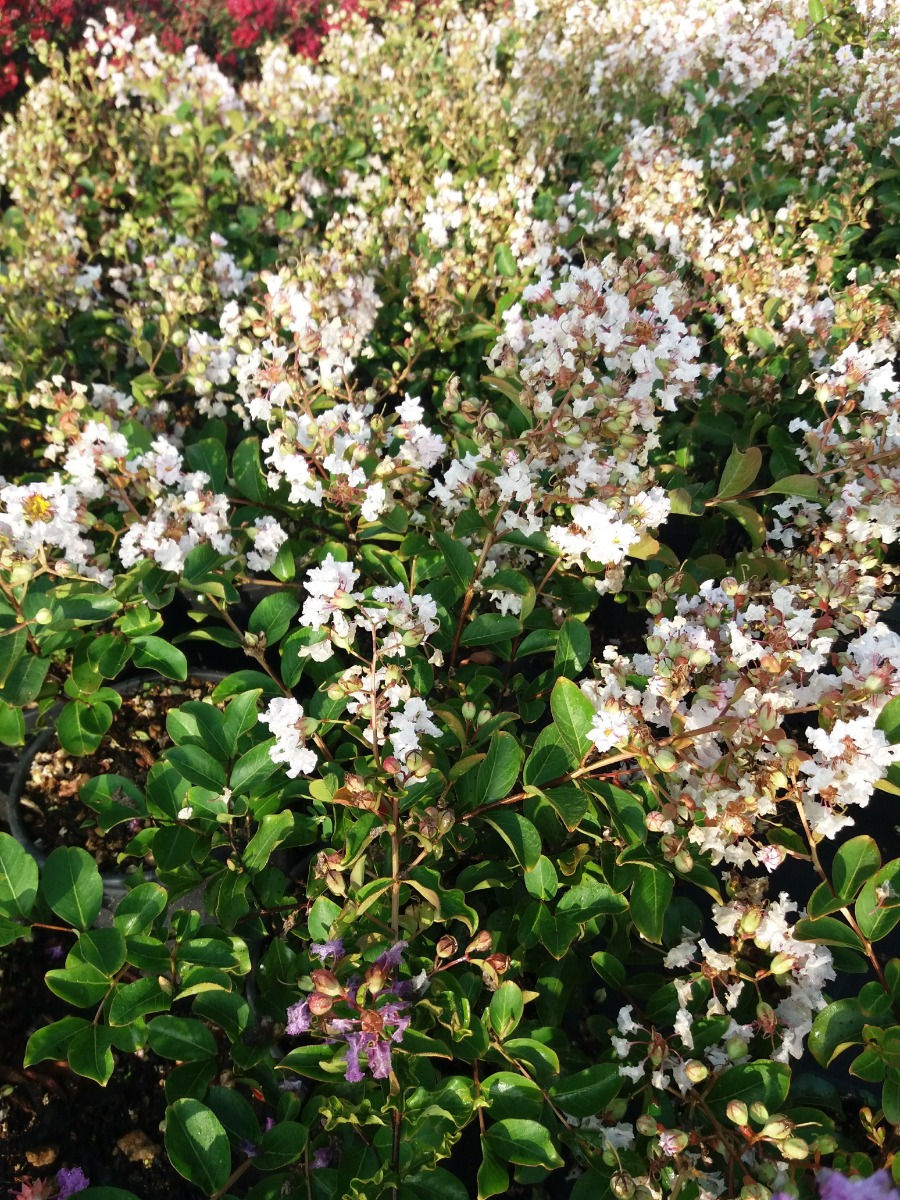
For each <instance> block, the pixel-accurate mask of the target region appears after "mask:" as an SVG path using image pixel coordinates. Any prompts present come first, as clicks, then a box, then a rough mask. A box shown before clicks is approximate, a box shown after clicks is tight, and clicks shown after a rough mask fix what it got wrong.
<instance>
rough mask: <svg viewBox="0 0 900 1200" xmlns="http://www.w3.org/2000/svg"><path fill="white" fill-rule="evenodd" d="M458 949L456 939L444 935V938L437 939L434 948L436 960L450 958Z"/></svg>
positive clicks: (448, 934)
mask: <svg viewBox="0 0 900 1200" xmlns="http://www.w3.org/2000/svg"><path fill="white" fill-rule="evenodd" d="M458 949H459V944H458V943H457V941H456V938H455V937H454V936H453V935H452V934H450V933H445V934H444V936H443V937H442V938H440V939H439V941H438V944H437V945H436V946H435V948H434V952H435V954H436V955H437V957H438V958H452V957H453V955H454V954H456V952H457V950H458Z"/></svg>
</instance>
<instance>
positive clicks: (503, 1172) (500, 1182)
mask: <svg viewBox="0 0 900 1200" xmlns="http://www.w3.org/2000/svg"><path fill="white" fill-rule="evenodd" d="M508 1191H509V1172H508V1171H507V1169H506V1167H504V1166H502V1165H501V1164H500V1163H499V1162H498V1161H497V1159H496V1158H495V1157H494V1156H493V1154H491V1152H490V1149H489V1148H488V1144H487V1139H486V1138H484V1137H483V1138H482V1139H481V1166H480V1167H479V1168H478V1200H489V1198H490V1197H491V1196H500V1195H503V1196H505V1195H506V1194H507V1193H508Z"/></svg>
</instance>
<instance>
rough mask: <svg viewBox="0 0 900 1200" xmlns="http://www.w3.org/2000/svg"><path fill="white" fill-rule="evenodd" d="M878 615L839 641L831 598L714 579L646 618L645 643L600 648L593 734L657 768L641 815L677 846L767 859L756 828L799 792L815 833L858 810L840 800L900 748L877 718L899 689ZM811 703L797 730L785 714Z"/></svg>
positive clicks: (854, 797)
mask: <svg viewBox="0 0 900 1200" xmlns="http://www.w3.org/2000/svg"><path fill="white" fill-rule="evenodd" d="M874 616H875V614H874V613H873V614H870V615H869V618H868V622H869V627H868V628H867V629H865V630H864V631H863V632H862V633H860V634H859V636H857V637H854V638H851V639H850V640H849V641H848V643H847V645H846V649H844V650H840V651H839V650H838V649H837V641H836V639H837V638H838V637H839V634H840V626H841V624H842V620H843V618H842V614H841V611H840V609H839V608H836V609H834V610H832V611H829V610H828V607H827V605H826V604H825V603H824V602H823V601H821V600H818V599H817V602H816V603H815V606H813V602H812V597H811V596H807V595H804V594H802V593H801V591H800V589H798V588H797V587H795V586H789V585H785V586H783V587H775V588H774V589H773V590H772V592H771V594H770V595H766V594H765V593H762V594H759V595H758V596H753V595H751V594H750V592H749V589H747V588H746V587H742V586H740V585H738V584H737V583H736V582H735V581H734V580H730V581H725V587H717V586H715V585H714V584H713V583H710V582H708V583H705V584H703V586H702V587H701V589H700V594H699V595H697V596H694V597H686V596H682V597H680V598H679V599H678V600H677V601H676V602H675V604H674V615H671V616H667V615H665V613H661V614H660V615H659V616H657V617H656V618H655V619H654V620H653V622H652V625H651V632H650V634H649V636H648V638H647V651H648V652H647V653H646V654H636V655H633V656H630V657H626V656H623V655H618V654H616V652H615V651H614V650H611V649H610V650H608V651H607V653H606V662H605V663H603V664H602V665H601V667H600V669H599V673H600V678H599V679H598V680H591V681H585V682H584V683H583V684H582V685H581V686H582V690H583V691H584V692H585V694H586V695H587V696H589V697H590V698H591V700H592V701H593V703H594V705H595V707H596V709H597V715H596V717H595V719H594V723H593V727H592V730H591V732H590V734H589V736H590V738H591V740H592V741H593V742H594V744H595V746H596V747H597V749H598V751H601V752H603V751H606V750H609V749H612V748H613V747H632V748H634V749H635V751H636V752H639V753H644V754H646V755H647V756H648V757H649V759H650V760H651V761H655V762H656V763H657V765H658V766H659V767H660V769H661V770H662V771H663V772H664V773H665V774H664V778H665V780H666V786H665V789H664V791H663V792H661V793H660V797H659V799H660V804H659V808H658V809H657V810H656V811H654V812H652V813H651V814H650V815H649V816H648V824H649V825H650V826H651V827H652V828H654V829H655V830H657V832H659V833H662V834H663V835H664V845H665V846H666V847H667V848H670V849H671V851H672V853H673V854H674V853H677V852H678V850H680V849H682V847H684V848H686V846H687V845H691V846H694V847H698V848H699V849H700V850H701V851H702V852H703V853H704V854H708V855H710V856H711V858H712V861H713V862H721V861H722V860H723V859H724V860H725V861H726V862H728V863H731V864H733V865H735V866H738V867H743V866H745V865H747V864H756V863H758V862H763V863H764V864H765V863H766V858H764V857H761V855H762V854H764V853H765V852H766V848H765V847H764V843H763V838H764V832H763V831H764V829H765V826H766V824H767V822H768V819H769V818H771V817H773V816H774V814H775V813H776V812H777V810H778V807H779V805H782V804H788V803H793V804H799V805H800V806H801V809H802V812H803V816H804V819H805V820H806V821H807V822H808V824H809V827H810V830H811V833H812V835H813V836H814V837H815V838H817V839H819V838H822V837H834V835H835V834H836V833H837V832H838V831H839V830H841V829H842V828H844V827H845V826H847V825H850V824H852V823H853V822H852V817H851V816H850V815H849V813H848V812H847V809H848V808H852V807H853V806H854V805H855V806H864V805H866V804H867V803H868V801H869V799H870V797H871V795H872V791H873V788H874V786H875V784H876V782H877V781H878V780H879V779H881V778H882V777H883V776H884V775H885V773H886V771H887V769H888V767H889V766H890V765H891V764H892V763H894V762H897V761H898V760H900V747H896V746H891V745H889V743H888V741H887V738H886V737H885V735H884V733H883V732H882V731H881V730H880V729H878V728H876V722H877V720H878V716H879V713H880V712H881V710H882V708H883V707H884V706H885V704H886V703H887V701H888V700H889V699H890V698H891V697H892V696H895V695H898V694H900V637H898V636H897V635H896V634H895V633H893V632H892V631H891V630H890V629H888V628H887V627H886V626H884V625H882V624H879V623H876V622H875V621H874ZM635 676H638V677H641V676H642V677H643V678H644V679H645V681H646V682H645V684H644V686H643V687H638V686H635V682H634V677H635ZM805 712H819V713H820V714H821V715H820V718H819V722H820V723H819V724H810V723H809V722H806V723H805V724H804V726H803V735H802V738H801V737H800V736H799V733H797V734H795V735H794V736H791V734H790V733H789V731H788V730H787V729H786V728H785V721H786V719H787V718H788V717H791V716H792V714H799V713H805ZM793 728H794V726H793V725H792V729H793ZM673 742H674V743H675V746H677V747H678V749H677V750H676V749H675V748H674V747H673V746H672V743H673Z"/></svg>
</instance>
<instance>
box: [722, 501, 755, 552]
mask: <svg viewBox="0 0 900 1200" xmlns="http://www.w3.org/2000/svg"><path fill="white" fill-rule="evenodd" d="M719 508H721V509H722V511H723V512H727V513H728V515H729V516H730V517H734V519H735V521H737V523H738V524H739V525H742V526H743V527H744V529H745V531H746V533H747V535H748V537H749V538H750V545H751V546H752V548H753V549H754V550H757V549H759V547H760V546H761V545H762V544H763V542H764V541H765V540H766V523H765V521H764V520H763V519H762V517H761V516H760V515H759V513H758V512H757V511H756V509H755V508H754V507H753V506H752V505H750V504H739V503H738V502H737V501H736V500H725V501H723V502H722V503H721V504H720V505H719Z"/></svg>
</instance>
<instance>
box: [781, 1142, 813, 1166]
mask: <svg viewBox="0 0 900 1200" xmlns="http://www.w3.org/2000/svg"><path fill="white" fill-rule="evenodd" d="M778 1149H779V1150H780V1152H781V1153H782V1154H783V1155H784V1157H785V1158H788V1159H793V1160H794V1161H795V1162H800V1160H801V1159H804V1158H808V1157H809V1146H807V1144H806V1142H804V1140H803V1139H802V1138H796V1137H792V1138H788V1140H787V1141H786V1142H782V1143H781V1145H780V1146H779V1147H778Z"/></svg>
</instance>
